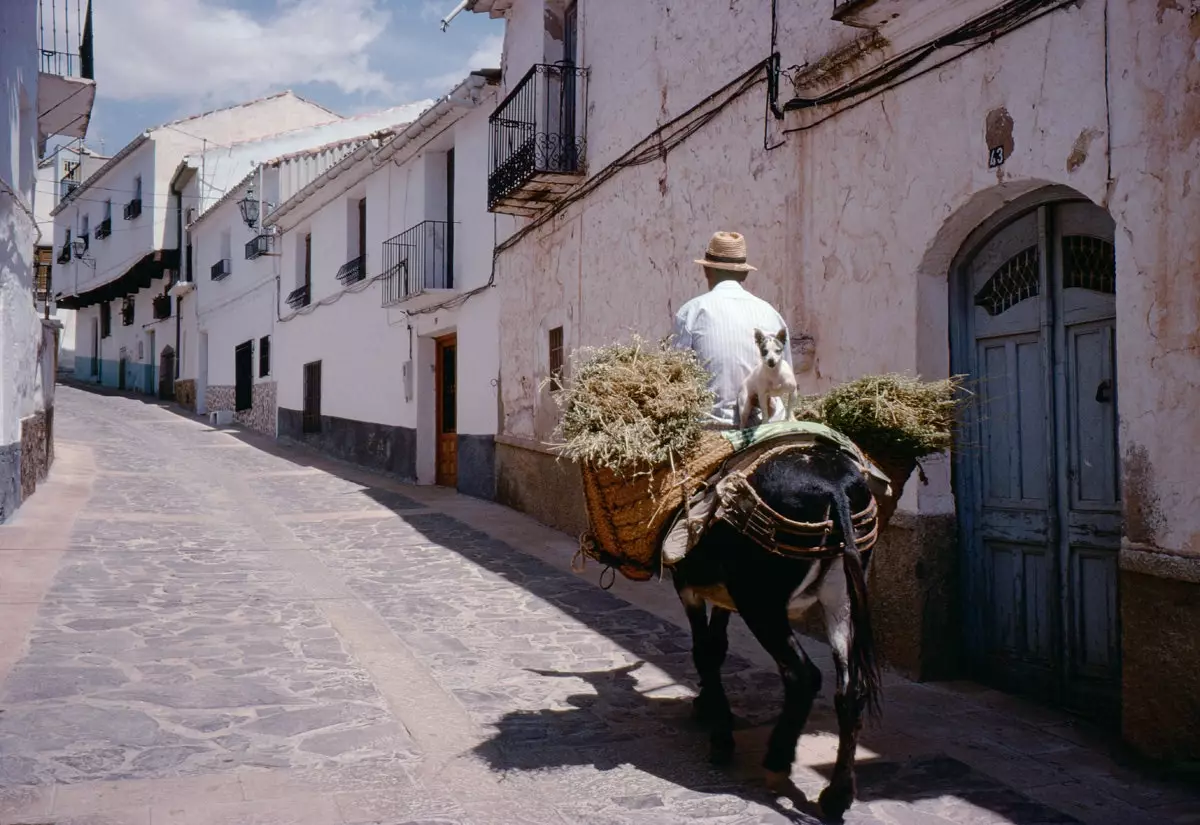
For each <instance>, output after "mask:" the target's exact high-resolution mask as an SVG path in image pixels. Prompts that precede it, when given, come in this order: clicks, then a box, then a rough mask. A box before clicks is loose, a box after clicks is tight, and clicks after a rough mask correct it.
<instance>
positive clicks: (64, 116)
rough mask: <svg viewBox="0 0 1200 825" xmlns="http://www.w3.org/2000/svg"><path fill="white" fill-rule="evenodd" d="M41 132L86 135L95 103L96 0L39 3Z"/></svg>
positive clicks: (44, 1)
mask: <svg viewBox="0 0 1200 825" xmlns="http://www.w3.org/2000/svg"><path fill="white" fill-rule="evenodd" d="M38 53H39V56H40V57H39V59H40V61H41V65H40V66H39V72H38V111H39V112H42V113H43V114H41V115H40V116H39V117H38V129H39V131H40V132H41V136H42V138H47V137H50V136H51V135H62V136H63V137H75V138H81V137H84V136H85V135H86V134H87V127H88V121H89V120H91V116H92V103H93V102H94V100H95V98H96V82H95V79H96V75H95V68H94V66H93V60H92V54H93V43H92V4H91V0H38Z"/></svg>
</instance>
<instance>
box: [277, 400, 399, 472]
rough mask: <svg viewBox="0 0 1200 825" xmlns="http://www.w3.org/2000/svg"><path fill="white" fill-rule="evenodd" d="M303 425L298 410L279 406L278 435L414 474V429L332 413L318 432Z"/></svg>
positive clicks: (347, 458) (369, 464)
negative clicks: (305, 428) (309, 431)
mask: <svg viewBox="0 0 1200 825" xmlns="http://www.w3.org/2000/svg"><path fill="white" fill-rule="evenodd" d="M303 424H304V415H303V413H301V412H300V410H289V409H288V408H287V407H279V438H283V439H289V440H291V441H295V442H297V443H300V444H304V445H306V446H309V447H312V448H313V449H315V450H319V451H321V452H323V453H326V454H327V455H331V456H333V457H334V458H340V459H342V460H343V461H350V462H353V463H355V464H359V465H361V466H363V467H368V468H370V469H372V470H382V471H383V472H385V473H391V474H393V475H395V476H398V477H400V478H402V479H406V480H410V481H411V480H414V479H416V477H417V431H416V430H413V429H411V428H409V427H394V426H391V425H388V424H374V423H372V422H370V421H355V420H354V419H352V418H338V417H337V416H332V415H323V416H321V431H320V432H318V433H306V432H304V427H303Z"/></svg>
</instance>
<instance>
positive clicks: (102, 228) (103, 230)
mask: <svg viewBox="0 0 1200 825" xmlns="http://www.w3.org/2000/svg"><path fill="white" fill-rule="evenodd" d="M111 234H112V218H105V219H104V220H102V221H100V223H99V225H97V226H96V240H100V239H101V238H107V237H108V236H109V235H111Z"/></svg>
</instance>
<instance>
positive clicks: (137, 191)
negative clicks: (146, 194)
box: [133, 175, 142, 201]
mask: <svg viewBox="0 0 1200 825" xmlns="http://www.w3.org/2000/svg"><path fill="white" fill-rule="evenodd" d="M133 197H134V199H135V200H139V201H140V200H141V199H142V176H141V175H138V176H137V177H136V178H134V179H133Z"/></svg>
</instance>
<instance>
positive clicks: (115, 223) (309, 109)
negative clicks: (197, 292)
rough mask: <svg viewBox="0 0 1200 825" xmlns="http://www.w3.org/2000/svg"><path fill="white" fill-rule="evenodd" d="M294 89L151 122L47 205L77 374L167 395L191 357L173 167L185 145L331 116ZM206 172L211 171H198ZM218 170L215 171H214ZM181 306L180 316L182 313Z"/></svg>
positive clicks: (182, 204)
mask: <svg viewBox="0 0 1200 825" xmlns="http://www.w3.org/2000/svg"><path fill="white" fill-rule="evenodd" d="M338 119H340V118H339V117H338V116H337V115H336V114H334V113H332V112H330V111H329V110H327V109H324V108H323V107H320V106H317V105H316V104H313V103H309V102H308V101H305V100H303V99H301V98H299V97H297V96H296V95H294V94H292V93H291V92H284V93H281V94H278V95H273V96H271V97H268V98H263V99H261V100H256V101H251V102H249V103H244V104H241V105H238V106H231V107H228V108H225V109H219V110H216V111H213V112H208V113H206V114H203V115H197V116H195V117H191V118H186V119H184V120H181V121H175V122H173V123H169V124H164V125H163V126H159V127H156V128H153V129H149V130H147V131H145V132H143V133H142V134H141V135H139V136H138V137H137V138H135V139H134V140H133V141H132V142H130V143H129V144H128V145H127V146H125V147H124V148H123V149H122V150H121V151H120V152H118V153H117V154H116V155H114V156H113V157H112V158H111V159H109V160H108V161H107V162H106V163H105V164H104V165H103V166H102V167H101V168H100V169H98V170H97V171H96V172H95V173H93V174H92V175H91V176H90V177H89V178H88V179H87V180H85V181H83V182H82V183H81V184H80V185H79V186H78V187H76V188H75V189H74V190H73V191H71V192H70V193H69V194H68V195H66V197H64V198H63V199H62V201H61V202H60V203H59V205H58V206H57V207H56V208H55V209H54V210H53V214H54V219H55V224H54V234H55V245H56V257H55V263H56V268H55V273H56V276H57V277H56V278H55V282H54V289H55V293H56V298H57V303H58V306H60V307H63V308H67V309H75V310H78V314H77V318H76V357H75V377H76V378H77V379H80V380H84V381H93V382H96V383H99V384H103V385H105V386H109V387H116V388H123V389H127V390H132V391H136V392H142V393H146V394H151V395H159V396H160V397H164V398H171V397H173V395H174V384H175V378H176V377H177V372H178V365H179V361H180V359H182V358H186V357H187V355H188V347H189V343H190V345H191V346H193V347H194V346H195V340H194V339H193V340H192V341H191V342H188V341H187V340H186V339H185V338H184V330H183V327H182V324H181V318H182V317H186V314H187V312H188V311H189V309H190V308H189V307H188V304H187V295H186V290H175V292H174V294H168V293H169V292H170V290H171V288H172V285H173V284H174V283H175V282H176V281H179V280H180V276H179V272H180V269H181V266H182V264H183V258H184V251H185V250H184V249H183V248H182V247H183V243H182V239H183V237H184V235H183V225H184V220H185V217H186V214H187V210H188V209H189V208H192V209H194V208H196V206H197V205H198V202H193V203H188V202H187V200H186V198H185V197H184V196H183V193H182V192H181V191H180V190H178V189H177V188H176V187H175V186H174V183H175V172H176V170H177V167H178V164H179V162H180V160H181V159H182V158H183V157H184V156H185V155H186V154H188V153H189V152H196V151H203V150H204V149H205V148H206V147H209V146H211V147H219V146H229V145H232V144H234V143H237V142H239V141H244V140H248V139H252V138H256V137H261V136H263V135H267V134H274V133H276V132H279V131H287V130H289V129H295V128H300V127H303V126H312V125H316V124H318V123H328V122H330V121H334V120H338ZM201 171H202V172H207V170H206V169H205V170H201ZM215 171H216V170H214V172H215ZM181 308H182V310H183V311H182V313H181V311H180V310H181Z"/></svg>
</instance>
